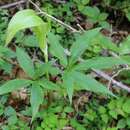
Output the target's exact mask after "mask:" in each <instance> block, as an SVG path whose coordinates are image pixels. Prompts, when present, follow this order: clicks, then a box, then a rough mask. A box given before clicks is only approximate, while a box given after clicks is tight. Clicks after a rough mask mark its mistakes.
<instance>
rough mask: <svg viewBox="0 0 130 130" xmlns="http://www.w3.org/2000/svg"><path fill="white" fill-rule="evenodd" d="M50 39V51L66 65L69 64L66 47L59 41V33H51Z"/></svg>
mask: <svg viewBox="0 0 130 130" xmlns="http://www.w3.org/2000/svg"><path fill="white" fill-rule="evenodd" d="M48 40H49V43H50V53H51V54H52V55H53V56H55V57H57V58H58V59H59V60H60V63H61V64H62V65H64V66H66V65H67V58H66V55H65V53H64V48H63V47H62V46H61V44H60V42H59V38H58V36H57V35H54V34H53V33H49V35H48Z"/></svg>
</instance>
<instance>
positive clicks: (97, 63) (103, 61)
mask: <svg viewBox="0 0 130 130" xmlns="http://www.w3.org/2000/svg"><path fill="white" fill-rule="evenodd" d="M127 63H128V62H127V61H125V60H123V59H121V58H115V57H94V58H92V59H88V60H85V61H83V62H81V63H80V64H78V65H77V66H75V69H76V70H87V69H90V68H95V69H107V68H111V67H113V66H116V65H121V64H127Z"/></svg>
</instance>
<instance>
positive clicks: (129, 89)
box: [92, 69, 130, 92]
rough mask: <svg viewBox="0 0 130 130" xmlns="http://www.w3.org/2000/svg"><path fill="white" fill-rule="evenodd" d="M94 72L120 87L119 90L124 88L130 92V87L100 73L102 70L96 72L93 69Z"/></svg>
mask: <svg viewBox="0 0 130 130" xmlns="http://www.w3.org/2000/svg"><path fill="white" fill-rule="evenodd" d="M92 71H93V72H94V73H96V74H97V75H98V76H100V77H102V78H104V79H106V80H108V81H111V83H112V84H114V85H116V86H118V87H119V88H122V89H124V90H126V91H128V92H130V87H128V86H127V85H124V84H123V83H122V82H118V81H116V80H114V79H112V78H111V77H110V76H109V75H107V74H106V73H104V72H102V71H100V70H96V69H92Z"/></svg>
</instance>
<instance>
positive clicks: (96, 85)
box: [74, 71, 113, 95]
mask: <svg viewBox="0 0 130 130" xmlns="http://www.w3.org/2000/svg"><path fill="white" fill-rule="evenodd" d="M74 78H75V82H76V84H77V85H78V86H80V87H81V89H86V90H88V91H92V92H96V93H103V94H110V95H113V94H112V93H111V92H110V91H109V90H108V88H107V87H106V86H104V85H103V84H101V83H100V82H98V81H96V80H95V79H94V78H92V77H91V76H90V75H85V74H82V73H80V72H76V71H75V72H74Z"/></svg>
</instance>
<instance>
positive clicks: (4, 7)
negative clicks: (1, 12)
mask: <svg viewBox="0 0 130 130" xmlns="http://www.w3.org/2000/svg"><path fill="white" fill-rule="evenodd" d="M25 2H26V1H25V0H20V1H17V2H14V3H11V4H7V5H3V6H0V9H7V8H10V7H14V6H16V5H19V4H23V3H25Z"/></svg>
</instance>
